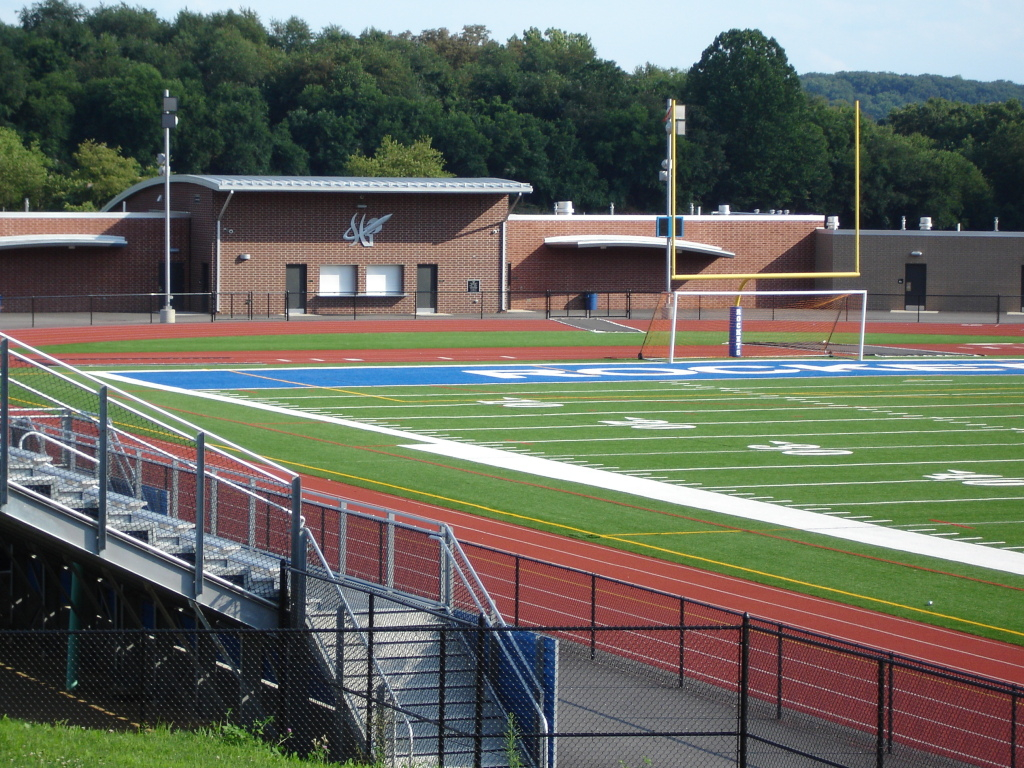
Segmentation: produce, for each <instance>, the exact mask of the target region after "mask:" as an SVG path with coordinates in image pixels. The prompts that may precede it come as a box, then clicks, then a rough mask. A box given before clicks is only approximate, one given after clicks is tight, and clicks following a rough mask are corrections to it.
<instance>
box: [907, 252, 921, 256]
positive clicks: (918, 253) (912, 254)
mask: <svg viewBox="0 0 1024 768" xmlns="http://www.w3.org/2000/svg"><path fill="white" fill-rule="evenodd" d="M910 255H911V256H924V254H923V253H921V251H911V252H910Z"/></svg>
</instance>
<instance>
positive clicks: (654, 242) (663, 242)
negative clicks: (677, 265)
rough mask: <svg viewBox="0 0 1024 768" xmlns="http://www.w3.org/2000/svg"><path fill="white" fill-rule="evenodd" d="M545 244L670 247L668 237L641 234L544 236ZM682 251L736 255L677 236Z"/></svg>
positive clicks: (584, 246) (733, 256) (708, 254)
mask: <svg viewBox="0 0 1024 768" xmlns="http://www.w3.org/2000/svg"><path fill="white" fill-rule="evenodd" d="M544 245H550V246H551V247H552V248H659V249H661V250H663V251H664V250H665V249H666V248H667V247H668V238H667V237H643V236H641V235H559V236H557V237H546V238H544ZM680 251H682V252H689V253H699V254H703V255H705V256H718V257H724V258H727V259H732V258H735V257H736V254H735V253H732V252H730V251H727V250H725V249H724V248H719V247H718V246H717V245H707V244H705V243H695V242H693V241H692V240H680V239H678V238H676V253H679V252H680Z"/></svg>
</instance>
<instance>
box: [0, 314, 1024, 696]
mask: <svg viewBox="0 0 1024 768" xmlns="http://www.w3.org/2000/svg"><path fill="white" fill-rule="evenodd" d="M565 329H566V326H565V325H564V324H562V323H558V322H556V321H553V320H515V319H500V320H455V319H431V320H417V321H412V320H407V321H403V320H387V321H362V322H353V321H321V322H317V323H309V322H295V323H282V322H280V321H278V322H267V323H249V322H246V323H211V324H209V325H205V324H203V325H200V324H175V325H141V326H116V327H113V326H105V327H96V326H90V327H80V328H59V329H56V328H45V329H43V328H37V329H24V330H17V331H10V332H8V335H10V336H13V337H14V338H17V339H19V340H21V341H24V342H25V343H26V344H31V345H33V346H42V345H48V344H68V343H84V342H98V341H108V340H123V339H161V338H181V337H193V338H197V337H209V336H245V335H253V334H264V335H271V334H309V333H339V334H343V333H384V332H413V331H425V330H431V331H438V332H450V331H459V332H474V333H481V335H485V334H486V332H488V331H519V332H523V331H543V330H548V331H550V330H565ZM874 330H876V331H882V330H884V331H886V332H889V333H919V334H925V333H927V334H952V335H959V336H977V335H985V336H1006V337H1007V338H1008V340H1018V341H1022V342H1024V328H1021V327H1019V326H991V325H985V326H975V325H959V324H917V323H901V324H895V323H886V324H884V325H883V326H876V327H875V328H874ZM480 341H481V343H485V342H486V339H485V338H481V339H480ZM638 342H639V337H638ZM966 343H967V342H964V344H966ZM915 346H919V345H915ZM928 346H929V347H930V348H933V349H941V350H943V351H950V352H959V353H964V352H969V353H971V354H985V353H986V352H987V353H988V354H992V353H993V352H994V351H995V350H986V349H985V348H983V347H981V348H979V347H965V346H964V345H963V344H952V345H928ZM638 348H639V343H637V345H635V346H630V347H621V348H620V347H597V348H594V347H591V348H580V347H572V348H551V347H544V348H534V349H524V348H517V349H515V350H510V349H485V348H473V349H445V350H379V351H374V350H350V351H347V352H346V351H343V350H342V351H338V350H335V351H330V352H323V351H316V352H273V353H268V354H263V353H260V354H256V353H250V352H239V353H237V354H226V353H223V352H216V353H208V354H203V353H200V354H195V353H189V354H188V356H187V358H186V357H184V356H183V355H181V354H178V353H174V354H168V355H160V354H153V353H146V354H145V356H144V357H140V356H126V355H116V354H110V353H82V354H62V355H61V358H62V359H65V360H67V361H68V362H71V363H80V364H122V365H123V364H160V363H164V364H167V363H172V362H188V363H192V364H202V363H204V362H206V363H209V364H213V363H229V364H244V363H252V362H264V363H265V362H279V361H281V360H282V359H287V360H288V361H289V362H292V363H303V362H312V361H314V358H315V362H321V363H330V362H343V361H344V362H348V363H350V362H351V360H352V358H354V357H357V358H360V359H362V360H364V361H366V362H382V363H383V362H423V361H427V360H429V361H437V360H439V359H447V360H452V361H461V362H470V361H488V362H496V361H504V362H507V361H508V359H509V355H510V354H514V359H516V360H553V359H561V360H570V359H594V358H595V357H600V358H609V357H611V358H617V359H635V357H636V353H637V349H638ZM303 483H304V485H305V487H306V488H308V489H310V490H313V491H319V492H322V493H328V494H332V495H337V496H346V497H349V498H353V499H356V500H361V501H364V502H368V503H372V504H377V505H380V506H387V507H391V508H394V509H397V510H400V511H404V512H408V513H411V514H415V515H420V516H423V517H428V518H431V519H435V520H439V521H441V522H444V523H447V524H449V525H451V526H452V527H453V528H454V530H455V532H456V534H457V535H458V537H459V538H460V539H462V540H463V541H466V542H471V543H473V544H480V545H483V546H488V547H493V548H495V549H500V550H504V551H507V552H514V553H517V554H520V555H523V556H526V557H531V558H535V559H537V560H542V561H545V562H551V563H555V564H557V565H562V566H567V567H570V568H576V569H580V570H583V571H588V572H593V573H596V574H598V575H600V576H604V577H607V578H611V579H617V580H619V581H624V582H627V583H631V584H636V585H638V586H642V587H649V588H652V589H656V590H660V591H662V592H668V593H671V594H676V595H679V596H682V597H687V598H690V599H693V600H699V601H702V602H706V603H710V604H712V605H717V606H720V607H722V608H728V609H731V610H735V611H741V612H747V613H750V614H751V615H753V616H757V617H759V618H761V619H765V620H767V621H771V622H779V623H782V624H786V625H789V626H792V627H797V628H801V629H806V630H810V631H813V632H818V633H821V634H824V635H830V636H834V637H837V638H841V639H843V640H847V641H850V642H854V643H859V644H862V645H865V646H869V647H873V648H878V649H881V650H885V651H891V652H894V653H898V654H901V655H903V656H909V657H912V658H917V659H921V660H923V661H926V662H930V663H933V664H940V665H943V666H946V667H952V668H954V669H959V670H962V671H965V672H970V673H973V674H976V675H982V676H985V677H989V678H993V679H996V680H1000V681H1004V682H1008V683H1016V684H1018V685H1024V646H1020V645H1014V644H1011V643H1004V642H999V641H997V640H989V639H986V638H982V637H978V636H975V635H970V634H967V633H965V632H958V631H955V630H950V629H943V628H941V627H935V626H932V625H928V624H922V623H920V622H916V621H911V620H909V619H902V618H898V617H895V616H889V615H886V614H882V613H878V612H875V611H870V610H867V609H863V608H857V607H854V606H849V605H844V604H842V603H838V602H835V601H832V600H827V599H824V598H818V597H812V596H809V595H803V594H800V593H797V592H793V591H790V590H787V589H782V588H778V587H771V586H766V585H762V584H756V583H754V582H749V581H745V580H743V579H738V578H735V577H730V576H725V575H720V574H716V573H712V572H709V571H703V570H700V569H698V568H694V567H691V566H686V565H680V564H676V563H671V562H668V561H665V560H659V559H657V558H653V557H648V556H645V555H639V554H634V553H630V552H624V551H621V550H617V549H612V548H610V547H606V546H602V545H600V544H591V543H588V542H583V541H579V540H577V539H571V538H568V537H564V536H559V535H557V534H552V533H545V532H542V531H535V530H532V529H528V528H523V527H521V526H517V525H514V524H512V523H507V522H502V521H498V520H491V519H488V518H484V517H478V516H475V515H471V514H468V513H464V512H457V511H454V510H450V509H446V508H444V507H440V506H437V505H434V504H427V503H423V502H418V501H414V500H410V499H405V498H402V497H399V496H395V495H392V494H388V493H384V492H380V491H373V490H367V489H364V488H358V487H355V486H350V485H346V484H344V483H339V482H336V481H332V480H326V479H323V478H318V477H311V476H307V477H304V478H303Z"/></svg>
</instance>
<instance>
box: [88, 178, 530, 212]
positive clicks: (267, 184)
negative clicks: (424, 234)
mask: <svg viewBox="0 0 1024 768" xmlns="http://www.w3.org/2000/svg"><path fill="white" fill-rule="evenodd" d="M163 183H164V180H163V178H162V177H160V176H157V177H154V178H152V179H146V180H145V181H140V182H139V183H138V184H136V185H135V186H133V187H130V188H129V189H126V190H125V191H124V192H122V193H121V194H120V195H118V196H117V197H115V198H114V199H113V200H111V201H110V202H109V203H107V204H106V205H105V206H103V210H104V211H109V210H112V209H113V208H114V206H116V205H117V204H118V203H120V202H121V201H122V200H124V199H125V198H126V197H130V196H131V195H133V194H135V193H136V192H138V191H139V190H142V189H146V188H148V187H152V186H156V185H162V184H163ZM171 183H172V184H198V185H199V186H201V187H207V188H209V189H214V190H217V191H218V192H392V193H403V194H409V193H419V194H423V193H434V194H438V193H443V194H453V193H454V194H491V195H494V194H501V195H508V194H527V193H530V192H533V187H531V186H530V185H529V184H523V183H522V182H519V181H509V180H508V179H489V178H484V179H460V178H450V179H405V178H388V177H371V176H212V175H190V174H182V175H174V174H172V175H171Z"/></svg>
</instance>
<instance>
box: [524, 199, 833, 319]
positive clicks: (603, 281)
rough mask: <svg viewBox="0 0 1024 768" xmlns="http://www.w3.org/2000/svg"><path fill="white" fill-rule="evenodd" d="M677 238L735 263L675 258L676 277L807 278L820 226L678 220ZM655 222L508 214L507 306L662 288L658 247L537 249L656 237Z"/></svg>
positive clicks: (769, 283)
mask: <svg viewBox="0 0 1024 768" xmlns="http://www.w3.org/2000/svg"><path fill="white" fill-rule="evenodd" d="M683 219H684V229H683V233H682V235H681V236H680V237H681V239H685V240H690V241H694V242H698V243H703V244H706V245H715V246H719V247H721V248H724V249H725V250H726V251H730V252H732V253H735V254H736V258H733V259H729V258H714V257H711V256H703V255H699V254H695V253H681V254H680V255H679V256H678V259H677V264H676V267H677V270H678V271H677V274H725V273H754V272H810V271H813V270H814V237H813V234H814V232H815V230H816V229H818V228H820V227H821V226H822V224H823V223H824V222H823V220H822V218H821V217H818V216H784V215H777V216H774V215H756V216H755V215H731V216H685V217H683ZM655 223H656V217H655V216H527V215H521V216H516V215H514V216H512V217H510V220H509V235H508V240H509V244H508V263H509V266H510V273H511V280H510V287H511V290H512V296H513V302H514V305H516V304H515V303H516V302H517V294H518V306H521V307H528V306H530V307H532V306H534V305H536V304H537V301H538V299H536V298H534V299H531V298H530V297H531V294H533V295H536V294H543V293H544V292H546V291H553V292H559V293H562V292H564V293H566V294H572V293H573V292H586V291H597V292H626V291H629V292H635V293H638V294H655V293H659V292H661V291H664V290H665V283H666V275H665V272H666V265H665V251H664V249H661V248H657V249H648V248H628V247H619V248H607V249H597V248H581V249H577V248H555V247H551V246H547V245H545V244H544V239H545V238H546V237H553V236H558V235H582V234H604V235H612V234H614V235H636V236H647V237H650V236H654V235H655ZM740 282H741V281H740V280H690V281H686V282H685V283H683V282H682V281H673V289H674V290H679V289H692V290H732V289H735V288H738V287H739V284H740ZM812 287H813V281H811V280H778V279H772V280H767V279H766V280H752V281H750V282H748V283H747V285H746V288H747V289H748V290H756V289H761V290H806V289H810V288H812Z"/></svg>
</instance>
